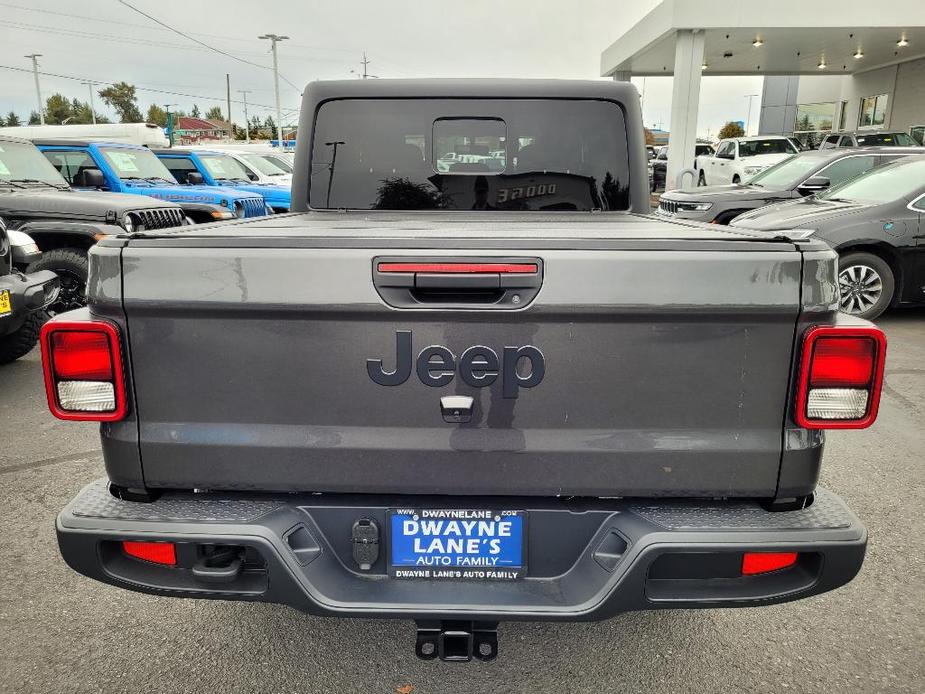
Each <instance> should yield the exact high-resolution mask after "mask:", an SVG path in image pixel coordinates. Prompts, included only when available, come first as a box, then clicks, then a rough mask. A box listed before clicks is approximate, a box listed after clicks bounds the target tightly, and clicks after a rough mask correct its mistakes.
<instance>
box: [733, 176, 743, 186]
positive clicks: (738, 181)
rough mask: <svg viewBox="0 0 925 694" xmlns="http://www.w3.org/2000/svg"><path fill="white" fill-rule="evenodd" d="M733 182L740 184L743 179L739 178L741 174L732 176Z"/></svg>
mask: <svg viewBox="0 0 925 694" xmlns="http://www.w3.org/2000/svg"><path fill="white" fill-rule="evenodd" d="M732 182H733V183H735V184H739V183H741V182H742V179H741V178H739V174H736V175H735V176H733V177H732Z"/></svg>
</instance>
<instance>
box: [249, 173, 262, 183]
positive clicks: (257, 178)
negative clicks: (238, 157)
mask: <svg viewBox="0 0 925 694" xmlns="http://www.w3.org/2000/svg"><path fill="white" fill-rule="evenodd" d="M247 177H248V178H249V179H250V180H252V181H259V180H260V177H259V176H258V175H257V174H255V173H254V172H253V171H248V172H247Z"/></svg>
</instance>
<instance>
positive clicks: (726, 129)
mask: <svg viewBox="0 0 925 694" xmlns="http://www.w3.org/2000/svg"><path fill="white" fill-rule="evenodd" d="M717 137H719V139H720V140H725V139H726V138H727V137H745V130H744V129H743V128H742V126H741V125H739V124H738V123H736V122H735V121H729V122H728V123H726V125H724V126H723V127H722V128H720V130H719V135H717Z"/></svg>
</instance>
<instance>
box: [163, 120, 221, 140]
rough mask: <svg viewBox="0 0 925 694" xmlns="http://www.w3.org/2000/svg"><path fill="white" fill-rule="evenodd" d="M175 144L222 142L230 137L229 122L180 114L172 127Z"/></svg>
mask: <svg viewBox="0 0 925 694" xmlns="http://www.w3.org/2000/svg"><path fill="white" fill-rule="evenodd" d="M173 136H174V138H175V142H176V143H177V144H182V145H191V144H199V143H202V142H223V141H225V140H230V139H231V137H232V127H231V123H228V122H226V121H221V120H206V119H205V118H192V117H190V116H180V117H179V118H178V119H177V123H176V125H175V126H174V129H173Z"/></svg>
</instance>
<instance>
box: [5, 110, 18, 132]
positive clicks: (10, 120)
mask: <svg viewBox="0 0 925 694" xmlns="http://www.w3.org/2000/svg"><path fill="white" fill-rule="evenodd" d="M19 125H22V121H21V120H19V116H17V115H16V112H15V111H10V112H9V113H7V114H6V127H8V128H15V127H17V126H19Z"/></svg>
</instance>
